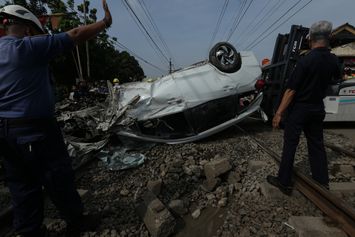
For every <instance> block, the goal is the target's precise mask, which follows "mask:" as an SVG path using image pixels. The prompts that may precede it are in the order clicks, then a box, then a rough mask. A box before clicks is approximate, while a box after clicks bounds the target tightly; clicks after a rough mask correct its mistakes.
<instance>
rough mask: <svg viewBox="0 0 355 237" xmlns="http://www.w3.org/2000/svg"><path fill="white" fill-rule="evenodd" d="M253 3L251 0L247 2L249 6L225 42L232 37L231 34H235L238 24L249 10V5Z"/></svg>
mask: <svg viewBox="0 0 355 237" xmlns="http://www.w3.org/2000/svg"><path fill="white" fill-rule="evenodd" d="M253 2H254V0H251V1H250V2H249V5H248V7H247V8H246V9H245V11H244V13H243V15H242V16H241V17H240V18H239V19H238V22H237V24H236V25H235V27H234V28H233V30H232V31H231V32H230V34H229V36H228V37H227V41H229V40H230V38H231V37H232V36H233V34H234V33H235V32H236V30H237V29H238V26H239V25H240V23H241V22H242V20H243V18H244V16H245V14H246V13H247V12H248V10H249V8H250V6H251V4H252V3H253Z"/></svg>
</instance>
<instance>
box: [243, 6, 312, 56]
mask: <svg viewBox="0 0 355 237" xmlns="http://www.w3.org/2000/svg"><path fill="white" fill-rule="evenodd" d="M312 1H313V0H310V1H308V2H307V3H306V4H305V5H304V6H302V7H301V8H300V9H298V10H297V11H296V12H295V13H293V14H292V15H291V16H290V17H289V18H287V19H286V20H285V21H283V22H282V23H281V24H279V25H278V26H277V27H276V28H275V29H274V30H273V31H271V32H270V33H268V34H267V35H266V36H264V37H263V38H262V39H261V40H259V41H258V42H256V43H255V44H253V45H251V46H250V47H249V48H248V49H252V48H254V47H255V46H257V45H258V44H260V43H261V42H262V41H264V40H265V39H266V38H267V37H268V36H270V35H271V34H272V33H274V32H275V31H276V30H277V29H279V28H280V27H281V26H282V25H283V24H285V23H286V22H287V21H289V20H290V19H291V18H292V17H294V16H295V15H296V14H297V13H299V12H300V11H302V10H303V9H304V8H305V7H306V6H308V5H309V4H310V3H311V2H312Z"/></svg>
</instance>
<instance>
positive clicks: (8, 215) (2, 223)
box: [0, 153, 96, 236]
mask: <svg viewBox="0 0 355 237" xmlns="http://www.w3.org/2000/svg"><path fill="white" fill-rule="evenodd" d="M85 156H87V157H88V158H86V159H84V161H83V162H81V163H80V164H79V165H78V166H76V167H74V168H73V169H74V171H75V177H76V179H80V178H81V177H82V176H83V175H84V171H85V170H86V168H87V167H88V166H89V165H90V164H91V163H92V162H93V161H94V160H95V159H96V156H95V154H93V153H89V154H87V155H85ZM85 156H84V157H85ZM12 218H13V213H12V207H11V206H10V207H7V208H5V209H4V210H3V211H1V212H0V236H5V234H9V233H11V231H12V227H11V225H12Z"/></svg>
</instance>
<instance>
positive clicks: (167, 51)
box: [138, 0, 176, 64]
mask: <svg viewBox="0 0 355 237" xmlns="http://www.w3.org/2000/svg"><path fill="white" fill-rule="evenodd" d="M138 4H139V5H140V6H141V8H142V9H143V12H144V14H145V15H146V17H147V19H148V21H149V22H150V24H151V25H152V26H153V30H154V31H155V32H156V35H157V36H158V38H159V40H160V41H161V43H162V44H163V47H164V49H165V51H166V53H167V54H168V56H169V58H171V59H172V61H173V63H174V64H176V60H175V58H174V56H173V54H172V53H171V50H170V48H169V47H168V45H167V43H166V41H165V39H164V38H163V35H162V34H161V32H160V30H159V28H158V26H157V24H156V23H155V21H154V19H153V17H152V15H151V14H150V12H149V10H148V8H147V6H146V4H145V3H144V1H143V0H138Z"/></svg>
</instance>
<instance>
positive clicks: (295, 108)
mask: <svg viewBox="0 0 355 237" xmlns="http://www.w3.org/2000/svg"><path fill="white" fill-rule="evenodd" d="M331 31H332V24H331V23H330V22H327V21H319V22H316V23H314V24H313V25H312V26H311V28H310V31H309V36H310V46H311V49H312V50H311V51H310V53H309V54H308V55H306V56H305V57H303V58H302V59H300V60H299V61H298V63H297V65H296V67H295V69H294V71H293V73H292V74H291V76H290V78H289V80H288V81H287V85H286V91H285V93H284V95H283V98H282V101H281V104H280V106H279V108H278V110H277V112H276V114H275V116H274V119H273V121H272V123H273V127H274V128H278V127H279V124H280V121H281V118H282V116H283V114H284V112H285V111H286V110H287V111H288V116H287V118H286V120H285V131H284V146H283V152H282V159H281V164H280V168H279V172H278V176H277V177H275V176H271V175H269V176H268V177H267V181H268V182H269V183H270V184H272V185H274V186H276V187H278V188H279V189H280V190H281V191H282V192H283V193H285V194H287V195H290V194H291V192H292V184H291V177H292V169H293V162H294V157H295V152H296V148H297V146H298V143H299V138H300V135H301V132H302V130H303V132H304V134H305V136H306V138H307V146H308V155H309V163H310V166H311V171H312V178H313V179H314V180H316V181H317V182H318V183H320V184H321V185H323V186H325V187H328V183H329V177H328V165H327V158H326V153H325V149H324V144H323V120H324V117H325V111H324V104H323V99H324V97H325V95H326V94H325V93H326V90H327V88H328V86H329V84H331V83H332V82H333V81H335V80H337V79H339V77H340V67H339V63H338V59H337V57H336V56H335V55H334V54H331V53H330V50H329V48H328V47H329V37H330V34H331Z"/></svg>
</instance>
